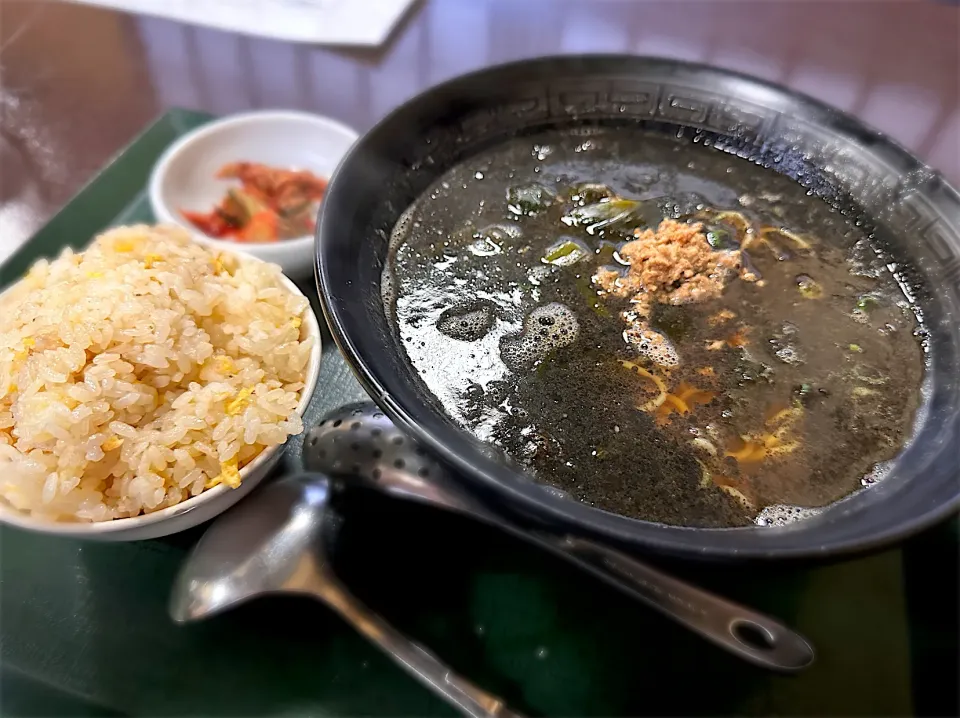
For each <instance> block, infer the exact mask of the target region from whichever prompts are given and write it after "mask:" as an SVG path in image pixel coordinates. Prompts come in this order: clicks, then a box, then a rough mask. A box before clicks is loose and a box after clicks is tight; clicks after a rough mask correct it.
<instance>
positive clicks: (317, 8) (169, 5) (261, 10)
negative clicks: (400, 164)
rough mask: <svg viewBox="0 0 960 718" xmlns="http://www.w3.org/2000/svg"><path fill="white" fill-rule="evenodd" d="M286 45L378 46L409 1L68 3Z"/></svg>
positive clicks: (91, 0)
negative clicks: (283, 41) (158, 18)
mask: <svg viewBox="0 0 960 718" xmlns="http://www.w3.org/2000/svg"><path fill="white" fill-rule="evenodd" d="M74 2H80V3H85V4H88V5H99V6H101V7H108V8H111V9H114V10H122V11H124V12H130V13H135V14H142V15H153V16H155V17H163V18H168V19H170V20H177V21H179V22H186V23H192V24H196V25H205V26H207V27H214V28H218V29H221V30H229V31H231V32H239V33H244V34H247V35H257V36H261V37H270V38H275V39H277V40H287V41H290V42H307V43H317V44H325V45H327V44H329V45H379V44H381V43H382V42H383V41H384V40H386V39H387V36H388V35H389V34H390V31H391V30H392V29H393V27H394V26H395V25H396V24H397V22H398V21H399V20H400V18H401V17H402V16H403V13H404V12H405V11H406V9H407V8H408V7H409V6H410V5H411V4H412V3H413V0H74Z"/></svg>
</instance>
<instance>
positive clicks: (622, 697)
mask: <svg viewBox="0 0 960 718" xmlns="http://www.w3.org/2000/svg"><path fill="white" fill-rule="evenodd" d="M208 119H209V117H208V116H205V115H201V114H198V113H193V112H188V111H184V110H171V111H170V112H168V113H167V114H165V115H164V116H162V117H161V118H160V119H159V120H158V121H157V122H156V123H155V124H154V125H152V126H151V127H149V128H148V129H147V130H146V131H145V132H144V133H143V134H142V135H141V136H140V137H139V138H138V139H137V140H136V141H135V142H134V143H133V144H132V145H131V146H130V147H128V148H127V149H126V150H125V151H124V152H123V153H121V154H120V155H119V156H118V157H117V158H116V159H115V160H114V161H113V162H112V163H111V164H110V165H109V166H107V167H106V168H105V169H104V170H103V171H102V172H101V173H100V174H99V175H98V176H97V177H96V178H95V179H94V180H93V181H92V182H91V183H90V184H89V185H88V186H87V187H85V188H84V189H83V190H82V191H81V192H80V193H79V194H78V195H77V197H76V198H75V199H74V200H73V201H72V202H71V203H70V204H68V205H67V206H66V207H65V208H64V209H63V210H62V211H61V212H60V213H59V214H58V215H57V216H56V217H54V218H53V219H52V220H51V221H50V223H49V224H48V225H47V226H46V227H44V228H43V229H42V230H41V231H40V232H39V233H38V234H37V235H36V236H35V237H33V239H32V240H31V241H30V242H29V243H28V244H27V245H25V246H24V247H23V248H22V249H21V250H20V251H19V252H18V253H17V254H15V255H14V256H13V257H11V258H10V260H9V261H8V262H7V263H6V264H5V265H4V266H3V267H2V268H0V286H3V285H6V284H8V283H9V282H11V281H13V280H15V279H16V278H17V277H18V276H20V274H21V273H22V272H23V271H24V270H25V269H26V268H27V267H28V266H29V265H30V263H31V262H32V261H34V260H35V259H36V258H38V257H41V256H50V255H53V254H55V253H56V252H57V251H59V249H60V248H62V247H64V246H67V245H72V246H82V245H84V244H85V243H86V242H87V241H88V240H89V238H90V237H91V236H92V235H93V234H94V233H96V232H97V231H99V230H101V229H103V228H104V227H107V226H110V225H113V224H120V223H130V222H137V221H151V220H152V217H151V215H150V210H149V205H148V202H147V200H146V196H145V192H144V186H145V184H146V180H147V177H148V175H149V172H150V169H151V167H152V165H153V162H154V161H155V160H156V159H157V157H158V156H159V154H160V153H161V152H162V151H163V149H164V148H165V147H166V146H168V145H169V144H170V143H171V142H172V141H173V140H174V139H175V138H176V137H178V136H179V135H181V134H182V133H184V132H185V131H187V130H189V129H191V128H192V127H195V126H197V125H199V124H202V123H203V122H205V121H207V120H208ZM305 289H309V294H311V295H314V296H315V291H314V290H313V289H312V288H305ZM362 396H363V392H362V390H361V388H360V387H359V385H358V384H357V383H356V381H355V380H354V379H353V376H352V375H351V374H350V372H349V370H348V369H347V367H346V365H345V363H344V360H343V358H342V357H341V356H340V355H339V353H338V352H337V351H336V349H335V348H334V347H333V344H332V342H331V343H329V344H328V345H327V347H326V352H325V355H324V359H323V364H322V369H321V378H320V382H319V390H318V393H317V395H316V396H315V397H314V400H313V402H312V403H311V406H310V409H309V411H308V416H307V417H306V418H307V421H310V420H311V419H312V418H316V417H318V416H320V415H321V414H322V413H325V412H326V411H328V410H330V409H332V408H334V407H336V406H338V405H340V404H342V403H344V402H346V401H351V400H354V399H357V398H361V397H362ZM297 448H298V446H297V440H296V439H294V440H293V441H292V447H291V449H292V450H290V451H288V453H287V458H286V462H287V466H286V468H288V469H290V468H295V466H294V465H295V463H296V460H297V459H296V457H297V455H298V452H297V451H296V449H297ZM254 496H255V494H254ZM254 500H255V499H254ZM341 500H342V502H343V507H342V508H343V511H344V514H345V516H346V522H345V525H344V530H343V535H342V540H341V542H340V544H339V547H338V551H337V555H336V557H335V563H336V567H337V570H338V571H339V572H340V573H341V574H342V576H343V577H344V579H345V580H346V581H347V583H348V584H349V585H350V586H351V587H352V588H353V589H354V590H355V591H356V592H357V593H358V594H359V595H360V596H361V597H362V598H363V599H365V600H366V601H367V602H369V603H370V604H371V605H372V606H374V607H375V608H376V609H377V610H379V611H380V612H382V613H383V614H384V615H385V616H386V617H387V618H388V619H389V620H391V621H393V622H394V623H396V624H397V625H398V626H399V627H400V628H402V629H403V630H405V631H407V632H408V633H409V634H411V635H412V636H414V637H416V638H417V639H418V640H419V641H421V642H422V643H424V644H426V645H428V646H430V647H431V648H432V649H433V650H434V651H435V652H436V653H438V654H439V655H441V656H442V657H443V658H444V659H446V660H447V661H448V662H449V663H450V664H451V665H452V666H453V667H454V669H455V670H457V671H459V672H461V673H463V674H466V675H468V676H470V677H471V678H472V679H474V680H475V681H477V682H478V683H480V684H482V685H484V686H485V687H487V688H488V689H490V690H491V691H494V692H496V693H499V694H500V695H501V696H502V697H504V698H505V699H506V700H507V701H508V702H509V703H510V704H511V705H512V706H513V707H514V708H516V709H517V710H520V711H523V712H526V713H528V714H530V715H552V716H577V715H597V716H615V715H648V714H649V715H665V714H675V715H720V714H740V715H780V714H785V715H816V716H828V715H831V716H835V715H908V714H922V715H956V714H957V713H958V695H957V694H958V675H960V667H958V606H960V599H958V576H960V573H958V566H960V555H958V540H957V537H958V532H957V522H956V520H954V521H951V522H948V523H946V524H943V525H940V526H938V527H935V528H934V529H932V530H930V531H927V532H925V533H924V534H922V535H920V536H917V537H915V538H913V539H911V540H909V541H907V542H906V543H904V544H903V545H901V546H898V547H896V548H892V549H889V550H887V551H884V552H881V553H875V554H873V555H869V556H865V557H860V558H856V559H852V560H848V561H844V562H838V563H832V564H829V565H823V564H818V565H796V564H794V565H788V566H774V565H754V566H729V565H710V566H705V565H694V564H680V563H670V564H666V568H668V569H669V570H671V571H675V572H676V573H678V574H680V575H682V576H684V577H686V578H688V579H690V580H692V581H695V582H698V583H700V584H701V585H703V586H705V587H706V588H709V589H712V590H716V591H718V592H720V593H722V594H724V595H727V596H729V597H731V598H734V599H736V600H740V601H743V602H745V603H747V604H749V605H751V606H754V607H756V608H758V609H760V610H764V611H768V612H770V613H772V614H774V615H776V616H779V617H780V618H781V619H783V620H785V621H787V622H788V623H790V624H791V625H792V626H794V627H796V628H797V629H798V630H800V631H801V632H802V633H804V634H806V635H807V636H808V637H809V638H810V639H811V640H812V641H813V642H814V644H815V645H816V647H817V649H818V659H817V662H816V664H815V665H814V666H813V667H812V668H810V669H809V670H807V671H806V672H804V673H803V674H801V675H799V676H796V677H784V676H778V675H773V674H770V673H767V672H764V671H762V670H760V669H757V668H753V667H751V666H748V665H746V664H744V663H742V662H740V661H738V660H736V659H734V658H731V657H730V656H728V655H727V654H726V653H724V652H722V651H720V650H718V649H716V648H714V647H713V646H711V645H709V644H707V643H705V642H704V641H702V640H700V639H699V638H697V637H695V636H693V635H691V634H689V633H688V632H686V631H685V630H682V629H680V628H678V627H676V626H674V625H673V624H672V623H670V622H669V621H667V620H666V619H664V618H662V617H660V616H659V615H656V614H654V613H652V612H651V611H649V610H647V609H645V608H643V607H642V606H640V605H639V604H637V603H635V602H633V601H631V600H629V599H627V598H625V597H624V596H622V595H621V594H619V593H617V592H616V591H613V590H612V589H609V588H607V587H606V586H604V585H601V584H599V583H598V582H596V581H595V580H593V579H592V578H590V577H588V576H586V575H583V574H581V573H579V572H578V571H576V570H575V569H572V568H570V567H569V566H567V565H566V564H563V563H561V562H559V561H558V560H556V559H554V558H552V557H550V556H547V555H545V554H543V553H540V552H538V551H536V550H534V549H532V548H530V547H528V546H526V545H524V544H522V543H519V542H517V541H516V540H514V539H511V538H509V537H506V536H504V535H501V534H499V533H497V532H496V531H494V530H492V529H489V528H486V527H484V526H480V525H477V524H474V523H472V522H470V521H467V520H464V519H460V518H457V517H453V516H449V515H445V514H442V513H439V512H436V511H433V510H431V509H427V508H424V507H418V506H412V505H408V504H403V503H399V502H396V501H391V500H388V499H383V498H379V497H375V496H371V495H367V494H363V493H355V494H348V495H346V496H344V497H342V499H341ZM201 531H202V527H201V528H199V529H196V530H193V531H190V532H187V533H184V534H179V535H176V536H173V537H169V538H166V539H160V540H155V541H146V542H140V543H127V544H98V543H84V542H75V541H69V540H63V539H57V538H51V537H46V536H40V535H33V534H29V533H24V532H21V531H18V530H15V529H10V528H6V527H4V528H2V529H0V658H2V663H0V714H2V715H44V716H47V715H131V716H132V715H167V716H169V715H220V714H223V715H228V714H229V715H254V714H270V715H322V716H332V715H384V716H386V715H389V716H399V715H403V716H413V715H418V716H420V715H422V716H428V715H452V712H451V710H450V709H449V708H447V707H446V706H445V705H444V704H442V703H441V702H440V701H438V700H437V699H436V698H434V697H433V696H432V695H430V694H429V693H428V692H427V691H426V690H425V689H423V688H421V687H420V686H419V685H418V684H416V683H415V682H413V681H412V680H410V679H409V678H407V676H406V675H405V674H404V673H402V672H401V671H400V670H399V669H397V668H396V667H395V666H394V665H393V664H392V663H391V662H390V661H389V660H388V659H387V658H385V657H384V656H382V655H381V654H380V653H379V652H378V651H377V650H376V649H375V648H373V647H372V646H370V645H368V644H367V643H366V642H365V641H364V640H363V639H362V638H360V637H359V636H357V635H356V634H355V633H354V632H353V631H352V630H351V629H350V628H349V627H347V626H346V625H345V624H343V623H342V622H341V621H340V619H338V618H337V617H335V616H334V615H333V614H332V613H330V612H329V611H327V610H326V609H325V608H323V607H321V606H318V605H315V604H313V603H311V602H309V601H308V600H306V599H288V598H275V599H270V600H262V601H259V602H256V603H253V604H250V605H248V606H245V607H242V608H239V609H237V610H235V611H234V612H232V613H229V614H226V615H223V616H221V617H218V618H215V619H213V620H211V621H209V622H207V623H204V624H198V625H193V626H188V627H178V626H174V625H173V624H172V623H171V622H170V621H169V619H168V618H167V614H166V602H167V598H168V593H169V587H170V585H171V581H172V578H173V576H174V574H175V572H176V570H177V567H178V565H179V564H180V562H181V560H182V559H183V557H184V554H185V552H186V551H187V550H188V549H189V547H190V546H191V545H192V544H193V542H194V541H195V540H196V539H197V537H198V536H199V534H200V532H201Z"/></svg>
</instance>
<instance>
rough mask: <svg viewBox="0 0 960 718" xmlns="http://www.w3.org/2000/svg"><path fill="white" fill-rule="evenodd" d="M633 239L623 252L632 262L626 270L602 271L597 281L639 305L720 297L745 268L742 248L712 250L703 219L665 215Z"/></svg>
mask: <svg viewBox="0 0 960 718" xmlns="http://www.w3.org/2000/svg"><path fill="white" fill-rule="evenodd" d="M634 237H635V239H634V240H632V241H630V242H627V244H625V245H624V246H623V248H622V249H621V250H620V257H621V258H622V259H623V260H624V261H625V262H627V263H629V265H630V266H629V268H628V270H627V272H626V273H625V274H621V273H619V272H617V271H616V270H613V269H608V268H604V269H600V270H599V271H598V272H597V273H596V274H595V275H594V283H596V284H597V286H599V287H600V288H601V289H603V290H604V291H605V292H609V293H610V294H615V295H617V296H620V297H632V298H633V299H634V300H635V303H636V304H638V305H640V308H643V307H646V308H647V309H648V310H649V308H650V306H651V305H652V303H654V302H659V303H661V304H689V303H693V302H702V301H706V300H708V299H715V298H717V297H719V296H720V295H721V294H722V293H723V288H724V287H725V286H726V283H727V282H728V281H729V280H730V279H731V278H732V277H734V276H736V274H737V271H738V270H739V269H740V254H739V252H735V251H729V250H715V249H712V248H711V247H710V245H709V244H708V242H707V238H706V235H704V233H703V226H702V225H701V224H700V223H699V222H698V223H694V224H686V223H684V222H677V221H675V220H672V219H665V220H663V221H662V222H661V223H660V226H659V227H658V228H657V229H656V230H652V229H644V230H640V229H637V230H634ZM638 295H646V296H642V297H641V296H638Z"/></svg>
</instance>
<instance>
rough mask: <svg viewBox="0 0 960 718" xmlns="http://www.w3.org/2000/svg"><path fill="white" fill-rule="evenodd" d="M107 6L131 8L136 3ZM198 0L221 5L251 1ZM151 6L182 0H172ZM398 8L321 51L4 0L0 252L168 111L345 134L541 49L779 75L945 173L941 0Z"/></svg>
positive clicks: (559, 2) (958, 106)
mask: <svg viewBox="0 0 960 718" xmlns="http://www.w3.org/2000/svg"><path fill="white" fill-rule="evenodd" d="M109 1H110V0H97V2H109ZM113 1H114V2H117V1H118V0H113ZM124 1H125V2H128V7H133V6H145V5H149V4H150V2H152V1H153V0H124ZM213 1H214V2H218V3H219V4H220V5H221V6H223V7H226V8H228V10H229V8H231V7H232V8H233V9H234V10H235V11H236V10H237V9H238V8H240V9H243V8H246V9H250V7H251V6H250V4H251V3H255V4H257V3H258V0H230V1H229V2H228V1H227V0H213ZM198 2H199V5H203V4H204V3H209V2H211V0H198ZM261 2H262V0H261ZM270 2H272V3H274V5H273V7H274V10H273V11H270V10H269V7H270V5H269V4H268V5H266V6H265V7H266V8H268V9H267V10H264V12H265V13H266V15H263V17H268V18H273V19H276V17H275V13H277V12H280V7H281V6H288V9H289V7H294V6H296V7H295V8H294V9H297V10H300V11H302V10H303V9H304V8H305V7H308V6H311V7H312V6H315V7H316V12H317V13H323V12H331V13H335V12H337V11H338V8H339V9H340V10H341V11H345V10H351V11H358V10H359V11H360V18H361V20H362V17H363V15H362V13H363V12H376V11H377V7H378V6H379V7H380V8H381V9H380V11H381V12H385V10H383V8H384V7H386V6H387V5H391V7H392V10H395V9H396V6H397V3H396V2H393V3H392V4H391V2H389V0H364V1H363V2H360V0H270ZM371 2H372V9H370V10H367V9H365V8H364V6H365V5H366V4H368V3H371ZM351 3H352V4H351ZM194 4H197V3H194ZM166 6H167V7H168V8H171V9H174V10H175V9H177V8H180V9H185V8H188V7H189V5H188V4H186V3H184V2H182V1H181V0H170V2H168V3H166ZM400 6H403V7H402V8H401V9H402V12H399V13H398V14H397V18H395V20H396V22H391V23H390V25H391V26H392V27H391V30H390V31H389V34H388V35H386V38H385V40H383V41H382V42H380V44H371V43H372V42H374V41H369V42H368V43H367V44H366V45H357V44H356V43H357V42H358V40H357V39H356V37H353V38H348V39H347V40H345V41H349V42H352V43H354V45H353V46H351V47H343V46H341V47H336V46H331V45H316V44H312V43H309V42H290V41H284V40H278V39H272V38H266V37H258V36H257V35H255V34H251V33H255V32H257V31H258V27H257V26H256V25H252V26H250V27H248V28H247V31H248V32H234V31H227V30H220V29H215V28H211V27H209V26H203V25H197V24H189V23H181V22H177V21H173V20H169V19H163V18H159V17H150V16H147V15H138V14H127V13H122V12H117V11H115V10H112V9H108V8H105V7H98V6H91V5H86V4H80V3H70V2H59V1H57V0H3V2H2V3H0V72H2V75H0V108H2V113H3V114H2V124H0V130H2V145H0V152H2V154H0V260H2V259H3V258H5V257H6V256H8V255H9V254H10V252H12V251H13V249H14V248H15V247H16V246H18V245H19V244H20V243H22V242H23V241H24V240H25V239H27V238H28V237H29V236H30V235H31V234H32V233H33V232H34V231H35V230H36V229H37V228H38V227H40V226H41V225H42V224H43V223H44V222H45V221H46V220H47V219H49V218H50V216H51V215H52V214H53V213H54V212H55V211H56V210H57V209H58V208H59V207H60V206H61V205H62V204H64V203H65V202H66V201H67V200H68V199H69V198H70V197H71V196H72V195H73V194H74V193H75V192H76V191H77V190H78V189H79V188H80V187H81V186H82V185H83V184H84V182H86V181H87V180H88V179H89V178H90V177H91V176H93V175H94V174H95V173H96V171H97V170H98V168H100V167H101V166H102V165H103V164H104V163H105V162H107V161H108V160H109V158H110V157H111V156H112V155H114V154H115V153H116V152H117V151H119V150H120V149H121V148H122V147H123V146H124V145H125V144H126V143H127V142H129V141H130V140H131V139H132V138H133V137H134V136H135V135H136V134H137V133H138V132H139V131H140V130H141V129H142V128H143V127H144V126H145V125H147V124H148V123H149V122H150V121H151V120H152V119H153V118H154V117H155V116H157V115H158V114H160V113H161V112H163V111H164V110H165V109H166V108H168V107H171V106H180V107H186V108H191V109H200V110H205V111H209V112H213V113H216V114H226V113H231V112H236V111H239V110H245V109H250V108H261V107H290V108H301V109H307V110H313V111H317V112H320V113H323V114H326V115H329V116H332V117H334V118H337V119H339V120H342V121H344V122H346V123H348V124H350V125H352V126H353V127H355V128H356V129H357V130H358V131H361V132H362V131H364V130H366V129H368V128H369V127H370V126H371V125H372V124H373V123H375V122H376V121H377V120H378V119H379V118H380V117H382V116H383V115H384V114H385V113H386V112H388V111H389V110H390V109H391V108H393V107H394V106H396V105H397V104H398V103H400V102H402V101H404V100H405V99H407V98H409V97H411V96H412V95H414V94H416V93H417V92H419V91H420V90H422V89H424V88H426V87H427V86H429V85H431V84H434V83H436V82H439V81H440V80H443V79H446V78H448V77H451V76H453V75H456V74H459V73H462V72H465V71H467V70H471V69H474V68H477V67H480V66H483V65H488V64H491V63H498V62H504V61H508V60H514V59H518V58H523V57H530V56H535V55H543V54H550V53H580V52H628V53H637V54H649V55H664V56H668V57H677V58H683V59H688V60H697V61H701V62H706V63H712V64H716V65H720V66H723V67H728V68H732V69H735V70H739V71H742V72H746V73H750V74H753V75H756V76H759V77H762V78H764V79H767V80H772V81H775V82H779V83H783V84H785V85H788V86H790V87H792V88H795V89H797V90H800V91H802V92H806V93H809V94H811V95H813V96H814V97H817V98H819V99H821V100H823V101H825V102H828V103H830V104H832V105H834V106H836V107H839V108H841V109H843V110H846V111H848V112H851V113H853V114H855V115H857V116H859V117H861V118H862V119H863V120H865V121H866V122H867V123H869V124H870V125H872V126H873V127H875V128H877V129H879V130H881V131H883V132H886V133H888V134H890V135H892V136H893V137H894V138H895V139H897V140H898V141H899V142H900V143H902V144H903V145H905V146H906V147H907V148H909V149H910V150H911V151H913V152H914V153H916V154H917V155H919V156H920V157H921V158H922V159H924V160H925V161H927V162H928V163H929V164H931V165H932V166H934V167H936V168H937V169H939V170H941V171H942V172H943V173H944V174H945V175H946V176H947V177H948V178H949V179H950V180H951V181H952V182H954V183H958V182H960V11H958V9H957V6H956V4H955V3H950V2H932V1H930V0H884V1H878V2H869V3H868V2H853V1H850V2H818V1H816V0H781V1H771V2H761V1H742V0H724V1H716V2H715V1H706V2H697V1H695V0H685V1H684V2H653V1H651V2H646V1H635V0H593V1H591V2H584V1H583V0H523V1H519V0H422V1H420V2H412V3H409V6H408V7H407V3H404V2H400ZM392 10H391V11H392ZM184 11H185V10H184ZM228 15H229V12H228ZM234 16H236V12H234V15H233V16H230V17H228V18H227V21H229V20H230V19H231V18H233V17H234ZM237 19H238V24H242V23H241V20H242V18H237ZM341 19H342V18H341ZM349 22H350V20H349V18H348V20H347V24H349ZM319 25H320V27H321V29H323V23H322V22H320V23H319ZM327 29H328V30H330V32H331V33H333V32H334V29H333V28H332V26H330V27H328V28H327ZM354 30H356V28H354Z"/></svg>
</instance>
